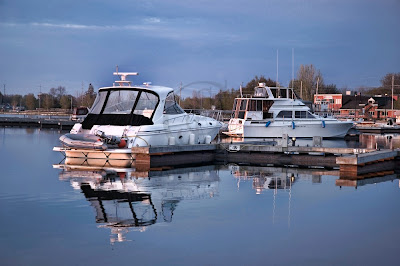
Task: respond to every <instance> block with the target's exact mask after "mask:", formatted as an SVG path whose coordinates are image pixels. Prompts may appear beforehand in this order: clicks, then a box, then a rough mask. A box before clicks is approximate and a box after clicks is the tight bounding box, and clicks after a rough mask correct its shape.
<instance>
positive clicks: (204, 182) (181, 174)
mask: <svg viewBox="0 0 400 266" xmlns="http://www.w3.org/2000/svg"><path fill="white" fill-rule="evenodd" d="M59 178H60V180H65V181H69V182H70V183H71V185H72V187H73V188H74V189H77V190H80V191H81V192H82V193H83V194H84V195H85V198H86V199H87V201H89V202H90V205H91V206H92V207H93V208H94V209H95V213H96V223H100V224H101V225H100V226H99V227H106V228H110V229H111V233H112V236H111V239H110V240H111V242H112V243H113V242H122V241H125V240H126V238H125V234H126V233H127V232H129V231H131V230H139V231H144V230H146V228H147V227H148V226H150V225H153V224H155V223H162V222H166V223H169V222H171V221H172V217H173V214H174V211H175V209H176V208H177V206H178V204H179V203H180V202H181V201H182V200H191V199H208V198H212V197H215V196H216V195H218V183H219V176H218V174H217V171H216V170H215V168H214V166H203V167H196V168H189V169H188V168H185V169H174V170H168V171H158V172H157V171H154V172H148V177H140V178H138V177H137V176H136V173H135V172H132V171H130V170H123V169H108V170H105V169H99V170H91V171H87V170H77V169H71V168H68V167H67V166H65V169H64V170H63V171H62V172H60V174H59Z"/></svg>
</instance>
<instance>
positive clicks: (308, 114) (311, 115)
mask: <svg viewBox="0 0 400 266" xmlns="http://www.w3.org/2000/svg"><path fill="white" fill-rule="evenodd" d="M307 118H308V119H315V116H314V115H313V114H312V113H310V112H307Z"/></svg>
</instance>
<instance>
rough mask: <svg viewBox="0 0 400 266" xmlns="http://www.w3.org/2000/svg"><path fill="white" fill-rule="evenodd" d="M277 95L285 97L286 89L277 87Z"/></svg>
mask: <svg viewBox="0 0 400 266" xmlns="http://www.w3.org/2000/svg"><path fill="white" fill-rule="evenodd" d="M279 96H280V97H281V98H287V89H279Z"/></svg>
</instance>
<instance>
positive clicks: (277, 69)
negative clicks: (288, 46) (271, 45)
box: [276, 49, 279, 87]
mask: <svg viewBox="0 0 400 266" xmlns="http://www.w3.org/2000/svg"><path fill="white" fill-rule="evenodd" d="M278 74H279V50H278V49H276V86H277V87H279V82H278Z"/></svg>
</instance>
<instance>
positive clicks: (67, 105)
mask: <svg viewBox="0 0 400 266" xmlns="http://www.w3.org/2000/svg"><path fill="white" fill-rule="evenodd" d="M72 99H73V97H72V95H63V96H61V98H60V106H61V108H62V109H71V105H72V104H71V101H72Z"/></svg>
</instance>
